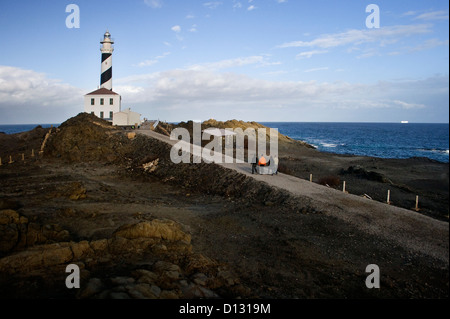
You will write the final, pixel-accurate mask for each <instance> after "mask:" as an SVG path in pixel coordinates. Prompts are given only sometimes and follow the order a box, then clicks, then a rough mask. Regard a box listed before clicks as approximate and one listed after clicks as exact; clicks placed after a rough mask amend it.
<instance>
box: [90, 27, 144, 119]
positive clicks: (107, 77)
mask: <svg viewBox="0 0 450 319" xmlns="http://www.w3.org/2000/svg"><path fill="white" fill-rule="evenodd" d="M100 43H101V45H102V46H101V48H100V51H101V52H102V73H101V76H100V88H98V89H97V90H95V91H92V92H90V93H88V94H85V95H84V112H86V113H90V114H93V115H96V116H98V117H99V118H101V119H104V120H106V121H109V122H112V124H113V125H118V126H133V127H138V126H139V125H140V124H141V120H140V117H141V114H139V113H136V112H132V111H131V109H130V108H128V109H126V110H124V111H122V110H121V108H122V97H121V96H120V94H118V93H116V92H114V91H113V90H112V53H113V51H114V48H113V46H112V45H113V44H114V41H112V40H111V34H110V33H109V32H108V31H106V32H105V34H104V36H103V41H100Z"/></svg>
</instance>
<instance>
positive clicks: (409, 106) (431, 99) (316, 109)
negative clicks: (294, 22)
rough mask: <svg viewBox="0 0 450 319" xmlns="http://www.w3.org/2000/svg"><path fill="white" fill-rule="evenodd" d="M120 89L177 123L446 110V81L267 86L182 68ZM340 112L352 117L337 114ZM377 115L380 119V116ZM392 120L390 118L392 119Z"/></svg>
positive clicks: (130, 79)
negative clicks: (279, 107) (278, 110)
mask: <svg viewBox="0 0 450 319" xmlns="http://www.w3.org/2000/svg"><path fill="white" fill-rule="evenodd" d="M312 71H313V70H311V72H312ZM116 82H117V81H116ZM120 85H121V87H122V85H123V86H124V87H127V86H128V89H127V93H126V94H125V93H124V94H123V99H124V100H126V101H128V103H132V104H133V105H142V107H143V108H144V109H142V111H141V113H145V107H146V106H151V107H150V109H149V110H152V112H155V110H154V109H153V107H155V106H157V107H158V108H160V111H161V112H166V113H165V114H169V113H171V114H172V117H177V120H186V118H189V117H195V118H209V117H214V118H219V116H221V117H222V118H224V119H230V118H238V117H240V116H245V117H247V118H248V120H255V119H256V117H257V116H258V114H260V115H264V114H265V116H266V118H268V119H272V120H276V119H280V117H281V116H282V115H281V114H279V113H276V112H275V113H271V112H270V111H269V110H270V109H273V108H274V107H275V106H277V105H283V109H284V110H286V111H285V112H287V113H286V114H289V116H288V117H287V118H285V119H284V120H289V119H290V120H292V119H298V120H299V119H302V116H303V115H304V114H307V113H311V114H316V115H315V116H316V118H317V116H318V118H321V115H320V114H322V115H324V116H325V117H326V116H328V114H332V113H333V112H334V113H333V114H338V115H339V116H341V117H342V116H344V117H345V114H347V116H348V115H349V114H351V115H352V116H354V115H355V114H363V113H355V112H356V110H358V111H357V112H369V111H368V110H377V109H391V110H393V111H395V112H404V111H414V112H416V111H420V110H425V111H421V112H426V110H429V108H430V107H434V108H436V107H438V108H442V110H446V109H447V107H448V77H434V78H430V79H424V80H410V81H391V82H378V83H374V84H360V83H348V82H333V83H327V82H323V83H319V82H316V81H268V80H261V79H257V78H252V77H249V76H247V75H243V74H236V73H230V72H227V73H217V72H212V71H207V70H204V69H202V70H195V69H185V70H170V71H166V72H159V73H154V74H151V75H148V76H147V77H143V76H142V75H137V76H136V78H133V77H128V79H126V80H122V81H120ZM130 86H131V87H136V90H135V92H136V93H131V90H130V88H129V87H130ZM117 90H119V88H117ZM255 107H257V108H258V109H261V110H263V109H264V110H268V111H267V112H268V113H267V112H262V113H255V112H254V110H255ZM339 110H347V111H345V112H350V113H345V112H344V111H343V112H344V113H339V112H338V111H339ZM370 112H372V111H370ZM325 114H326V115H325ZM379 114H380V116H382V115H381V114H384V113H379ZM390 116H391V117H389V118H390V119H392V114H390ZM249 117H250V118H249ZM322 118H323V117H322ZM359 119H360V120H361V115H360V116H359ZM256 120H257V119H256ZM339 120H345V118H341V119H339ZM368 120H369V121H372V120H373V119H372V118H370V119H368ZM385 120H386V118H385Z"/></svg>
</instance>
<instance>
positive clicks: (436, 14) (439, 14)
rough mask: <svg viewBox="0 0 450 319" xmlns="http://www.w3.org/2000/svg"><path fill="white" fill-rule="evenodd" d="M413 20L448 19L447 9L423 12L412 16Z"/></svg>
mask: <svg viewBox="0 0 450 319" xmlns="http://www.w3.org/2000/svg"><path fill="white" fill-rule="evenodd" d="M414 20H424V21H433V20H448V11H443V10H440V11H432V12H426V13H423V14H421V15H419V16H417V17H415V18H414Z"/></svg>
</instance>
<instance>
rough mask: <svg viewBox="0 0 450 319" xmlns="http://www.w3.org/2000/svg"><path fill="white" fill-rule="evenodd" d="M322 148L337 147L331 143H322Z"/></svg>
mask: <svg viewBox="0 0 450 319" xmlns="http://www.w3.org/2000/svg"><path fill="white" fill-rule="evenodd" d="M322 146H323V147H330V148H331V147H337V144H333V143H322Z"/></svg>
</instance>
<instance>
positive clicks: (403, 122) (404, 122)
mask: <svg viewBox="0 0 450 319" xmlns="http://www.w3.org/2000/svg"><path fill="white" fill-rule="evenodd" d="M400 123H402V124H406V123H408V121H401V122H400Z"/></svg>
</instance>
